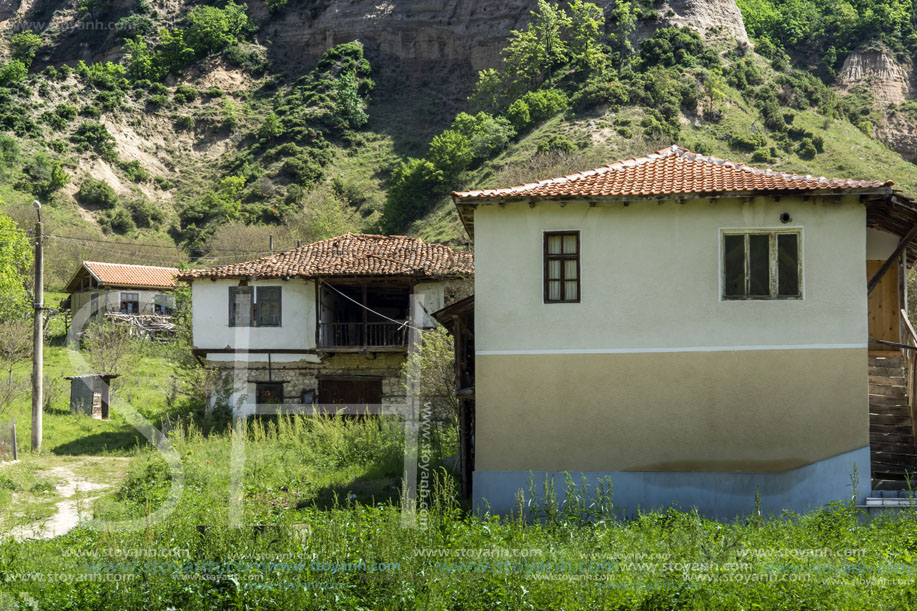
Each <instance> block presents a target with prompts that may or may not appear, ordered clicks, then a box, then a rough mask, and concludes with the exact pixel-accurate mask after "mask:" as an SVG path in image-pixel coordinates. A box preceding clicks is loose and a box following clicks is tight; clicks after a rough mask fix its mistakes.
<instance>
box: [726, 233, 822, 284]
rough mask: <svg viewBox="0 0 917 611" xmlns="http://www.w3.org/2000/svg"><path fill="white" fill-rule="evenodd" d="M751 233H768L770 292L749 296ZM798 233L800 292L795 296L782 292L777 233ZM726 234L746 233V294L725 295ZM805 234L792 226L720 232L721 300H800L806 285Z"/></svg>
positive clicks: (740, 234)
mask: <svg viewBox="0 0 917 611" xmlns="http://www.w3.org/2000/svg"><path fill="white" fill-rule="evenodd" d="M752 235H766V236H768V246H767V257H768V286H769V294H768V295H749V294H748V293H749V290H750V288H751V287H750V284H751V274H750V273H749V265H750V264H749V261H750V257H749V253H750V246H751V244H750V240H749V236H752ZM781 235H795V236H796V266H797V267H796V284H797V289H798V290H797V293H796V294H795V295H781V294H780V292H779V291H780V287H779V286H778V279H779V274H780V268H779V256H778V236H781ZM727 236H744V237H745V268H744V275H745V294H744V295H727V294H726V287H727V282H726V237H727ZM802 238H803V235H802V229H801V228H798V227H797V228H792V229H782V228H781V229H727V230H721V231H720V255H719V256H720V300H721V301H794V300H795V301H799V300H802V299H803V297H804V295H805V289H804V285H803V253H802V250H803V248H802V244H803V239H802Z"/></svg>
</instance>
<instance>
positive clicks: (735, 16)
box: [656, 0, 748, 43]
mask: <svg viewBox="0 0 917 611" xmlns="http://www.w3.org/2000/svg"><path fill="white" fill-rule="evenodd" d="M656 10H657V11H658V12H659V15H660V18H661V20H662V23H663V25H677V26H681V27H688V28H691V29H693V30H697V31H698V32H700V33H701V34H703V35H705V36H710V35H712V34H720V35H726V36H728V37H729V38H734V39H736V40H738V41H739V42H745V43H747V42H748V33H747V32H746V31H745V22H744V21H743V20H742V12H741V11H740V10H739V7H738V5H737V4H736V3H735V0H664V1H663V3H662V5H661V6H659V7H657V8H656Z"/></svg>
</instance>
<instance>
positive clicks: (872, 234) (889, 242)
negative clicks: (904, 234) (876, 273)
mask: <svg viewBox="0 0 917 611" xmlns="http://www.w3.org/2000/svg"><path fill="white" fill-rule="evenodd" d="M899 240H901V238H900V237H899V236H896V235H895V234H893V233H889V232H887V231H882V230H881V229H871V228H870V229H867V230H866V258H867V259H888V258H889V257H890V256H891V254H892V253H893V252H895V248H897V247H898V241H899Z"/></svg>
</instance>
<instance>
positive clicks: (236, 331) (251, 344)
mask: <svg viewBox="0 0 917 611" xmlns="http://www.w3.org/2000/svg"><path fill="white" fill-rule="evenodd" d="M238 285H239V281H238V280H216V281H211V280H208V279H202V280H196V281H194V282H193V283H192V285H191V322H192V326H193V331H194V347H195V348H204V349H206V348H226V347H230V348H235V349H252V350H258V349H267V348H273V349H299V350H310V349H313V348H315V285H314V283H313V282H312V281H311V280H309V281H306V280H300V279H293V280H288V281H283V280H258V281H255V282H250V283H249V285H250V286H254V287H259V286H280V287H282V288H283V290H282V292H281V306H280V307H281V324H280V326H279V327H230V326H229V287H232V286H238ZM229 358H231V357H229ZM264 358H266V357H264ZM293 358H294V359H295V360H298V359H299V358H302V357H301V356H296V357H293ZM259 360H260V359H259Z"/></svg>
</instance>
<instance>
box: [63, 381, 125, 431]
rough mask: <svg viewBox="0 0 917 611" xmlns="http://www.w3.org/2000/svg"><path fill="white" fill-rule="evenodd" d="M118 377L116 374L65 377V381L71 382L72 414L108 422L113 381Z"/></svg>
mask: <svg viewBox="0 0 917 611" xmlns="http://www.w3.org/2000/svg"><path fill="white" fill-rule="evenodd" d="M117 377H118V374H116V373H87V374H85V375H79V376H67V377H65V378H64V379H65V380H70V413H71V414H79V413H82V414H86V415H88V416H91V417H92V418H94V419H96V420H108V403H109V399H110V397H111V381H112V380H113V379H115V378H117Z"/></svg>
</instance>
